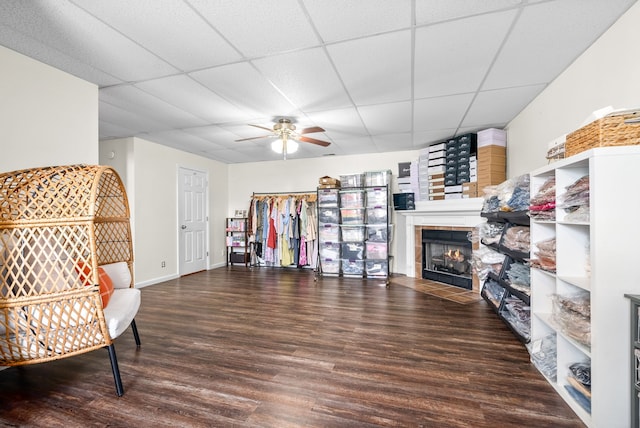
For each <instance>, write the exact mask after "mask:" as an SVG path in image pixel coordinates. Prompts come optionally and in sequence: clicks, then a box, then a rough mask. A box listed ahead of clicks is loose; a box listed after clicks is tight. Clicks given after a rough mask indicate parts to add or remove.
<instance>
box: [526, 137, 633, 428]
mask: <svg viewBox="0 0 640 428" xmlns="http://www.w3.org/2000/svg"><path fill="white" fill-rule="evenodd" d="M585 175H588V176H589V186H590V208H589V213H590V221H589V222H571V221H567V220H565V218H564V215H565V213H564V211H563V210H562V209H558V210H557V211H556V220H555V221H544V222H541V221H535V220H533V219H532V221H531V243H532V244H531V254H532V258H534V253H535V250H536V248H535V243H536V242H540V241H542V240H545V239H547V238H550V237H554V236H555V238H556V267H557V270H556V273H555V274H551V273H548V272H544V271H541V270H539V269H532V272H531V313H532V316H531V337H532V342H531V344H532V347H534V346H535V344H536V342H538V340H539V339H541V338H543V337H547V336H548V335H550V334H551V333H555V337H556V339H555V341H556V346H557V372H556V376H555V380H554V379H550V378H548V380H549V382H550V383H551V385H553V387H554V388H555V389H556V391H557V392H558V394H560V396H562V398H563V399H564V400H565V401H566V402H567V403H568V404H569V406H570V407H571V408H572V409H573V410H574V411H575V413H576V414H577V415H578V416H579V417H580V418H581V419H582V421H583V422H584V423H585V424H586V425H587V426H589V427H603V428H605V427H606V428H618V427H620V428H623V427H625V428H626V427H629V426H630V416H629V415H630V399H629V379H630V377H631V376H632V374H631V373H630V364H631V363H630V357H629V337H630V331H629V328H630V327H629V326H630V316H629V302H628V300H627V299H626V298H625V293H628V294H638V293H639V292H640V275H639V274H638V269H639V268H640V264H639V263H638V256H637V254H638V245H639V244H640V221H639V220H638V217H639V216H638V213H640V191H639V185H640V147H638V146H625V147H601V148H595V149H591V150H588V151H586V152H583V153H579V154H577V155H575V156H572V157H570V158H567V159H564V160H561V161H558V162H556V163H553V164H551V165H548V166H546V167H544V168H541V169H538V170H536V171H533V172H532V173H531V194H532V195H535V194H536V192H537V190H538V189H539V188H540V186H541V185H542V184H543V183H544V182H545V180H547V179H548V178H549V177H552V176H555V178H556V195H557V196H559V195H561V194H563V193H564V191H565V188H566V187H567V186H569V185H571V184H573V183H574V182H575V181H576V180H577V179H579V178H580V177H583V176H585ZM579 290H583V291H585V292H588V293H589V296H590V304H591V314H590V315H591V342H590V346H586V345H584V344H582V343H580V342H578V341H576V340H574V339H573V338H571V337H569V336H568V335H567V334H565V333H564V332H563V331H561V329H560V328H558V326H557V325H556V324H555V323H554V322H553V317H552V310H553V304H552V298H551V295H553V294H561V295H567V294H571V293H573V292H576V291H579ZM538 343H539V342H538ZM585 361H590V362H591V413H589V412H588V411H586V410H584V409H583V408H582V407H581V406H580V405H579V404H578V403H577V401H575V400H574V398H573V397H572V396H571V395H570V394H569V393H568V392H567V391H566V389H565V385H566V384H567V383H568V381H567V380H566V378H567V374H568V371H569V369H568V366H569V365H570V364H572V363H575V362H585Z"/></svg>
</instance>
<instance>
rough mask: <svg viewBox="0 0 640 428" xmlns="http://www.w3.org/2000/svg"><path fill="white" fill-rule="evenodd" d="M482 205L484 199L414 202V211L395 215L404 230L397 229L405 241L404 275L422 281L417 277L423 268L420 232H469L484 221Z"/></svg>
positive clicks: (399, 212) (397, 212) (398, 212)
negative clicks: (439, 230)
mask: <svg viewBox="0 0 640 428" xmlns="http://www.w3.org/2000/svg"><path fill="white" fill-rule="evenodd" d="M483 203H484V199H483V198H467V199H451V200H444V201H428V202H427V201H425V202H416V209H415V210H411V211H396V212H395V213H396V214H400V216H398V217H399V218H398V220H401V221H398V222H397V223H398V226H401V223H404V228H402V227H399V228H398V232H397V233H398V235H399V236H402V237H403V238H404V241H405V245H404V251H405V257H404V259H405V262H406V266H405V267H404V273H405V274H406V275H407V276H409V277H413V278H420V277H421V275H420V274H419V273H418V272H419V270H420V269H421V264H422V242H421V238H419V237H420V236H422V235H421V233H422V229H423V228H447V229H449V228H451V229H463V230H471V229H472V228H474V227H475V226H477V225H478V224H480V223H483V222H484V221H485V219H484V218H483V217H481V216H480V211H482V205H483ZM402 220H404V221H402ZM403 229H404V230H403ZM416 237H418V238H416ZM398 245H401V243H400V242H399V243H398ZM399 250H400V249H399Z"/></svg>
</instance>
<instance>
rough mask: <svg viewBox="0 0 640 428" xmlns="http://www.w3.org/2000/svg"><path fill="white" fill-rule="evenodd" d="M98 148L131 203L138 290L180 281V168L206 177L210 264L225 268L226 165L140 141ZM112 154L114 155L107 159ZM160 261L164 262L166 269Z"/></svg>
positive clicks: (122, 141)
mask: <svg viewBox="0 0 640 428" xmlns="http://www.w3.org/2000/svg"><path fill="white" fill-rule="evenodd" d="M100 145H101V148H100V153H101V159H100V161H101V163H103V164H105V165H111V166H113V167H114V169H116V170H117V171H118V173H119V174H120V175H121V177H122V176H124V177H123V182H124V183H125V186H126V187H127V194H128V196H129V199H130V201H133V203H132V204H131V211H132V231H133V243H134V256H135V281H136V284H138V285H149V284H153V283H157V282H161V281H164V280H167V279H170V278H175V277H176V276H177V275H178V268H179V266H178V202H177V201H178V167H186V168H191V169H195V170H199V171H203V172H206V173H207V174H208V176H209V194H208V197H209V201H208V202H209V238H210V239H209V243H208V245H209V261H208V264H209V265H210V266H211V267H215V266H221V265H223V264H224V255H223V251H224V249H225V246H224V245H225V240H224V235H225V233H224V219H225V217H226V215H227V211H228V208H227V173H228V168H227V167H228V165H225V164H223V163H220V162H217V161H213V160H211V159H207V158H203V157H201V156H197V155H193V154H190V153H186V152H182V151H179V150H176V149H173V148H170V147H166V146H163V145H160V144H155V143H152V142H150V141H146V140H143V139H140V138H125V139H118V140H110V141H102V142H101V143H100ZM112 151H113V152H114V153H115V155H114V158H113V159H110V154H111V152H112ZM123 158H126V160H124V161H123ZM121 171H124V172H121ZM162 261H165V262H166V267H164V268H163V267H162V266H161V262H162Z"/></svg>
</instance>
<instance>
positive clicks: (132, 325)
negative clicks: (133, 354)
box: [131, 319, 140, 348]
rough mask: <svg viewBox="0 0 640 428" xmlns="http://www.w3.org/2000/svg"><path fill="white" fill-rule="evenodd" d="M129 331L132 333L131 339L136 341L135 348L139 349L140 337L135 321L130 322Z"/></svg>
mask: <svg viewBox="0 0 640 428" xmlns="http://www.w3.org/2000/svg"><path fill="white" fill-rule="evenodd" d="M131 330H132V331H133V338H134V339H135V340H136V346H137V347H138V348H139V347H140V335H139V334H138V327H136V320H135V319H133V320H131Z"/></svg>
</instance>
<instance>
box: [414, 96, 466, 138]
mask: <svg viewBox="0 0 640 428" xmlns="http://www.w3.org/2000/svg"><path fill="white" fill-rule="evenodd" d="M472 99H473V94H463V95H453V96H450V97H439V98H425V99H422V100H416V101H415V102H414V106H413V116H414V118H413V130H414V131H416V132H417V131H431V130H438V129H456V128H458V126H459V125H460V122H461V121H462V118H463V117H464V114H465V112H466V111H467V109H468V108H469V104H470V103H471V100H472Z"/></svg>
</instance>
